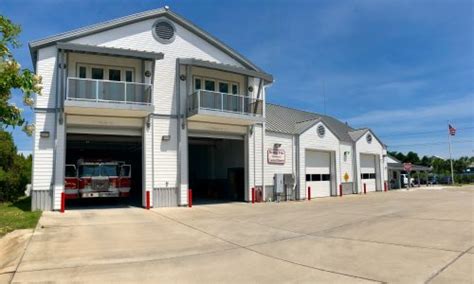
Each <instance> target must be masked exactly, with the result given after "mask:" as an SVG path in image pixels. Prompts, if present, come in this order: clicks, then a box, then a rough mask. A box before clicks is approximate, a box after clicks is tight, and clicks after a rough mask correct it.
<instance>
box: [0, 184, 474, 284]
mask: <svg viewBox="0 0 474 284" xmlns="http://www.w3.org/2000/svg"><path fill="white" fill-rule="evenodd" d="M473 201H474V188H463V189H462V190H454V189H448V190H417V191H399V192H396V191H394V192H380V193H378V192H377V193H370V194H367V195H364V196H360V195H359V196H356V195H354V196H344V197H342V198H339V197H332V198H321V199H314V200H312V201H302V202H287V203H265V204H254V205H252V204H246V203H229V204H215V205H200V206H194V207H193V208H191V209H190V208H164V209H152V210H150V211H147V210H144V209H141V208H116V209H87V210H68V211H67V212H66V213H65V214H60V213H56V212H45V213H44V214H43V217H42V218H41V220H40V223H39V225H38V227H37V229H36V230H35V232H34V234H33V236H32V237H31V240H30V242H29V243H28V244H27V248H26V251H25V253H24V255H22V257H21V261H19V265H18V267H17V268H14V267H13V268H10V269H7V270H4V271H3V273H0V282H2V281H4V282H8V281H10V279H12V282H13V283H21V282H32V281H33V282H48V281H56V282H103V281H105V282H112V281H113V282H179V283H195V282H224V281H225V282H232V283H242V282H262V283H266V282H308V283H309V282H313V283H314V282H319V283H358V282H361V283H371V282H379V283H381V282H390V283H424V282H432V283H463V282H464V283H472V282H473V277H474V276H473V273H474V272H473V271H474V268H473V265H474V264H473V261H474V249H473V245H474V236H473V232H474V224H473V221H474V220H473V219H474V209H473V206H474V205H473V204H474V202H473Z"/></svg>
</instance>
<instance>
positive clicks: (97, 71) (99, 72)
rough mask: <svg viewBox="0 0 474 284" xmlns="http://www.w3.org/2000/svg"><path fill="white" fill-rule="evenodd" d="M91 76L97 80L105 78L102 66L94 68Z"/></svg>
mask: <svg viewBox="0 0 474 284" xmlns="http://www.w3.org/2000/svg"><path fill="white" fill-rule="evenodd" d="M91 73H92V74H91V75H92V76H91V78H92V79H96V80H104V69H102V68H92V69H91Z"/></svg>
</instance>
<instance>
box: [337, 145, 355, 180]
mask: <svg viewBox="0 0 474 284" xmlns="http://www.w3.org/2000/svg"><path fill="white" fill-rule="evenodd" d="M339 149H340V150H339V153H340V156H339V164H340V167H339V170H338V174H339V177H340V179H341V181H343V182H345V180H344V175H345V174H346V173H347V174H348V176H349V179H348V180H347V182H353V181H354V180H355V179H354V168H353V167H352V165H353V163H354V161H353V159H352V158H353V155H354V151H353V149H352V144H349V143H344V142H341V144H340V146H339ZM344 152H349V154H348V155H347V156H346V159H344Z"/></svg>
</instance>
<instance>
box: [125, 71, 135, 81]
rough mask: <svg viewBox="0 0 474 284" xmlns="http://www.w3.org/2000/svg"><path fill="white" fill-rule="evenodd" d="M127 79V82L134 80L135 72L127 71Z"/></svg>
mask: <svg viewBox="0 0 474 284" xmlns="http://www.w3.org/2000/svg"><path fill="white" fill-rule="evenodd" d="M125 81H126V82H133V72H132V71H130V70H126V71H125Z"/></svg>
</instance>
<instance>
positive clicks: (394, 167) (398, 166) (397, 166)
mask: <svg viewBox="0 0 474 284" xmlns="http://www.w3.org/2000/svg"><path fill="white" fill-rule="evenodd" d="M387 168H388V169H389V170H401V171H404V166H403V163H387ZM431 170H433V169H432V168H431V167H426V166H422V165H412V171H431Z"/></svg>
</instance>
